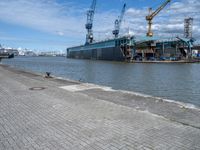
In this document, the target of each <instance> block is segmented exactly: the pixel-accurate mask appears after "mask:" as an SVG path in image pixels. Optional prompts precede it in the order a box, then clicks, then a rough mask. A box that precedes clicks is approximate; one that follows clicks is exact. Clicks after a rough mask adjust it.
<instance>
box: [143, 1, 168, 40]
mask: <svg viewBox="0 0 200 150" xmlns="http://www.w3.org/2000/svg"><path fill="white" fill-rule="evenodd" d="M170 1H171V0H166V1H165V2H164V3H163V4H162V5H161V6H160V7H159V8H157V9H156V10H155V11H154V12H152V8H149V15H148V16H146V20H147V21H148V32H147V36H149V37H152V36H153V32H152V29H151V26H152V20H153V18H154V17H155V16H156V15H157V14H158V13H159V12H160V11H161V10H162V9H163V8H164V7H165V6H166V5H167V4H168V3H169V2H170Z"/></svg>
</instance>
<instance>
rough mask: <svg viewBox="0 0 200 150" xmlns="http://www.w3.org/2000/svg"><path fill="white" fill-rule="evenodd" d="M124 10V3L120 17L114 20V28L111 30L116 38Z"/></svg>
mask: <svg viewBox="0 0 200 150" xmlns="http://www.w3.org/2000/svg"><path fill="white" fill-rule="evenodd" d="M125 10H126V4H124V5H123V8H122V11H121V14H120V17H119V18H118V19H116V20H115V29H114V30H113V35H114V36H115V37H116V38H117V37H118V35H119V31H120V27H121V23H122V20H123V17H124V13H125Z"/></svg>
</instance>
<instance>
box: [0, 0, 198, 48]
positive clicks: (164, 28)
mask: <svg viewBox="0 0 200 150" xmlns="http://www.w3.org/2000/svg"><path fill="white" fill-rule="evenodd" d="M91 1H92V0H1V1H0V8H1V10H0V44H2V45H4V46H7V47H13V48H18V47H22V48H28V49H33V50H40V51H49V50H63V51H64V50H65V49H66V48H67V47H69V46H74V45H80V44H83V43H84V42H85V34H86V30H85V23H86V11H87V9H88V7H89V6H90V5H91ZM163 1H164V0H97V9H96V14H95V19H94V29H93V30H94V37H95V39H96V40H102V39H106V38H111V37H112V34H111V32H112V30H113V28H114V23H113V22H114V20H115V19H116V18H117V17H118V15H119V13H120V11H121V7H122V5H123V4H124V3H126V4H127V9H126V13H125V17H124V20H123V22H122V28H121V34H126V33H127V32H128V30H129V31H130V32H131V33H132V34H134V35H135V36H136V37H140V36H145V34H146V31H147V22H146V20H145V16H146V15H147V14H148V11H147V8H148V7H153V8H154V9H155V8H157V7H158V6H159V5H160V4H161V3H162V2H163ZM199 8H200V1H199V0H172V2H171V3H170V4H169V5H168V6H167V7H166V8H165V9H164V10H163V11H162V12H161V13H160V14H159V15H158V16H156V17H155V19H154V20H153V22H154V25H153V31H154V35H155V36H162V37H174V36H176V35H180V36H182V35H183V20H184V18H185V17H193V18H194V30H195V32H194V37H195V38H197V39H198V38H199V37H200V18H199V16H200V9H199Z"/></svg>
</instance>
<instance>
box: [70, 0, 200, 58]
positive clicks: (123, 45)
mask: <svg viewBox="0 0 200 150" xmlns="http://www.w3.org/2000/svg"><path fill="white" fill-rule="evenodd" d="M170 1H171V0H166V1H165V2H164V3H163V4H162V5H161V6H160V7H159V8H158V9H156V10H155V11H154V12H152V9H150V11H149V15H148V16H146V20H147V21H148V32H147V35H146V37H145V38H144V39H139V40H138V39H136V38H135V36H131V35H130V34H128V35H126V36H122V37H119V32H120V26H121V22H122V19H123V16H124V13H125V7H126V4H124V6H123V8H122V11H121V15H120V16H119V18H118V19H116V20H115V22H114V30H113V31H112V33H113V36H114V37H113V38H112V39H108V40H104V41H98V42H95V41H94V39H93V31H92V27H93V18H94V13H95V7H96V0H93V2H92V5H91V7H90V9H89V10H88V11H87V22H86V25H85V28H86V30H87V35H86V42H85V44H83V45H80V46H74V47H70V48H67V57H68V58H77V59H95V60H113V61H128V62H130V61H131V62H135V61H143V62H145V61H160V60H162V61H163V60H173V61H176V60H177V61H178V60H191V59H192V58H193V57H197V56H200V51H198V50H193V42H194V40H193V39H192V37H191V35H192V34H191V33H192V31H191V29H192V23H191V21H192V20H193V19H192V18H188V19H185V25H184V26H185V33H184V34H185V38H180V37H175V38H173V39H164V38H163V39H161V38H154V37H153V32H152V28H151V26H152V19H153V18H154V17H155V16H156V15H157V14H158V13H159V12H160V11H161V10H162V9H163V8H164V7H165V6H166V5H167V4H168V3H169V2H170ZM189 29H190V30H189ZM186 62H187V61H186Z"/></svg>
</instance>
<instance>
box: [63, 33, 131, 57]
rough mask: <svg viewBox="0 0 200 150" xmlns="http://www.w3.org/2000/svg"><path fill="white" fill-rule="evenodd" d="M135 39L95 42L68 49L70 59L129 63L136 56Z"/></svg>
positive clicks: (124, 38) (127, 37)
mask: <svg viewBox="0 0 200 150" xmlns="http://www.w3.org/2000/svg"><path fill="white" fill-rule="evenodd" d="M134 46H135V37H134V36H124V37H120V38H115V39H110V40H105V41H100V42H94V43H91V44H86V45H81V46H76V47H71V48H68V49H67V57H68V58H80V59H96V60H114V61H129V60H131V58H132V56H133V54H134Z"/></svg>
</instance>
